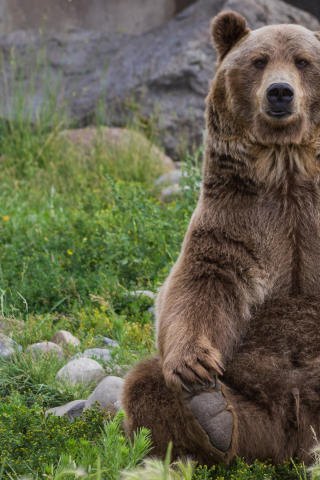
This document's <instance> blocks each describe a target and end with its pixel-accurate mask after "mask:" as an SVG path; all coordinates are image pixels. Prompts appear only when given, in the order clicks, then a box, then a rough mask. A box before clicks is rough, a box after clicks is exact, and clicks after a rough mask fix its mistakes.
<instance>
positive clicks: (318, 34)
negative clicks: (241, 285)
mask: <svg viewBox="0 0 320 480" xmlns="http://www.w3.org/2000/svg"><path fill="white" fill-rule="evenodd" d="M313 33H314V36H315V37H316V39H317V40H319V42H320V32H313Z"/></svg>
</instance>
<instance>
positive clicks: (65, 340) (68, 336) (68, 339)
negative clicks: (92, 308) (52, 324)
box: [51, 330, 80, 347]
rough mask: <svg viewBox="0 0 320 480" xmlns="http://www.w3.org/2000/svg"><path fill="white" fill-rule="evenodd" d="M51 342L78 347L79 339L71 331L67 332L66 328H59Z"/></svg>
mask: <svg viewBox="0 0 320 480" xmlns="http://www.w3.org/2000/svg"><path fill="white" fill-rule="evenodd" d="M51 342H52V343H56V344H57V345H69V344H70V345H73V346H74V347H78V346H79V345H80V340H79V339H78V338H76V337H75V336H74V335H72V333H70V332H67V331H66V330H59V331H58V332H57V333H56V334H55V335H54V336H53V337H52V338H51Z"/></svg>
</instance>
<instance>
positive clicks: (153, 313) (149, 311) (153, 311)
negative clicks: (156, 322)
mask: <svg viewBox="0 0 320 480" xmlns="http://www.w3.org/2000/svg"><path fill="white" fill-rule="evenodd" d="M147 312H148V313H150V315H151V316H152V317H153V318H156V307H149V308H148V310H147Z"/></svg>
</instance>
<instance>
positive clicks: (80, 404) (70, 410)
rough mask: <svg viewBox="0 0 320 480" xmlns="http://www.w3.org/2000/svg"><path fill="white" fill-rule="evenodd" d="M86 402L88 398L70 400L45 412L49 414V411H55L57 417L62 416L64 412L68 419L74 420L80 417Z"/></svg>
mask: <svg viewBox="0 0 320 480" xmlns="http://www.w3.org/2000/svg"><path fill="white" fill-rule="evenodd" d="M86 402H87V400H74V401H73V402H69V403H67V404H66V405H62V406H61V407H54V408H50V409H49V410H47V411H46V412H45V414H46V415H48V413H53V414H54V415H56V416H57V417H62V416H63V415H64V414H66V415H67V416H68V419H69V420H72V419H73V418H75V417H79V416H80V415H81V414H82V412H83V409H84V406H85V404H86Z"/></svg>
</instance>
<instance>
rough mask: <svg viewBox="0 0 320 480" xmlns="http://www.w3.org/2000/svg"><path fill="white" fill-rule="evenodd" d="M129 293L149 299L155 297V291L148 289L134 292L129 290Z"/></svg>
mask: <svg viewBox="0 0 320 480" xmlns="http://www.w3.org/2000/svg"><path fill="white" fill-rule="evenodd" d="M129 295H132V296H133V297H149V298H151V300H155V298H156V295H155V293H153V292H151V291H150V290H136V291H135V292H129Z"/></svg>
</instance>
